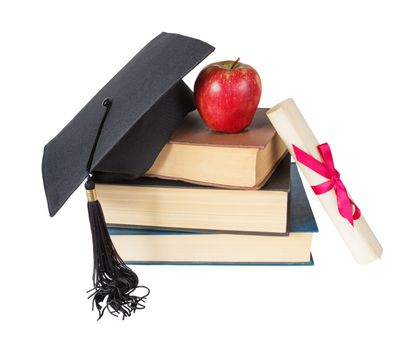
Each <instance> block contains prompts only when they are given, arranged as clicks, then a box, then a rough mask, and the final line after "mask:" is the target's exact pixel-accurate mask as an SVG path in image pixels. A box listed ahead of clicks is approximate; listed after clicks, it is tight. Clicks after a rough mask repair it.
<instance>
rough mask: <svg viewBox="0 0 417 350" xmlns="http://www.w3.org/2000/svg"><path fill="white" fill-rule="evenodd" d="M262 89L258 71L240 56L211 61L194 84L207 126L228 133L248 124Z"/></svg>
mask: <svg viewBox="0 0 417 350" xmlns="http://www.w3.org/2000/svg"><path fill="white" fill-rule="evenodd" d="M261 92H262V85H261V79H260V78H259V75H258V73H257V72H256V70H255V69H254V68H252V67H251V66H249V65H248V64H244V63H241V62H239V59H237V60H236V61H223V62H216V63H212V64H209V65H208V66H207V67H205V68H204V69H203V70H202V71H201V72H200V74H199V75H198V77H197V80H196V82H195V85H194V96H195V102H196V105H197V109H198V111H199V113H200V115H201V117H202V118H203V120H204V121H205V123H206V124H207V126H208V127H209V128H211V129H213V130H215V131H221V132H229V133H235V132H239V131H242V130H243V129H245V128H246V127H248V126H249V124H250V123H251V122H252V119H253V116H254V115H255V112H256V108H257V107H258V104H259V100H260V98H261Z"/></svg>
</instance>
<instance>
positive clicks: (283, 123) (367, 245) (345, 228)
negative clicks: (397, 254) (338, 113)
mask: <svg viewBox="0 0 417 350" xmlns="http://www.w3.org/2000/svg"><path fill="white" fill-rule="evenodd" d="M266 114H267V115H268V117H269V119H270V121H271V123H272V125H273V126H274V128H275V129H276V130H277V132H278V134H279V136H280V137H281V139H282V140H283V141H284V143H285V144H286V146H287V148H288V150H289V152H290V153H291V155H292V156H293V157H294V159H295V160H296V162H297V165H298V166H299V168H300V169H301V171H302V173H303V174H304V176H305V178H306V179H307V181H308V183H309V184H310V186H312V187H313V188H314V189H315V190H316V191H315V192H316V193H319V191H317V188H319V189H320V188H323V187H324V188H325V189H326V191H322V190H321V192H322V194H319V195H318V196H317V197H318V198H319V200H320V202H321V204H322V205H323V207H324V209H325V210H326V212H327V214H328V215H329V217H330V219H331V220H332V221H333V223H334V225H335V226H336V228H337V230H338V231H339V233H340V235H341V237H342V238H343V240H344V241H345V243H346V245H347V247H348V248H349V249H350V251H351V253H352V255H353V257H354V258H355V260H356V261H357V262H358V263H360V264H366V263H369V262H371V261H373V260H375V259H376V258H380V257H381V255H382V247H381V245H380V244H379V242H378V240H377V238H376V237H375V235H374V234H373V232H372V230H371V228H370V227H369V225H368V224H367V222H366V221H365V218H364V217H363V214H362V213H360V211H356V212H355V206H354V205H352V203H353V202H352V200H351V199H350V197H348V194H347V192H346V190H344V193H345V196H344V197H343V193H342V192H343V191H341V190H340V189H342V190H343V189H344V186H343V183H342V182H341V181H340V179H339V177H338V173H337V171H336V174H337V175H336V177H337V178H335V179H333V176H327V177H325V176H323V175H320V173H319V172H320V171H319V172H317V170H319V169H317V167H316V168H315V167H314V165H315V164H316V165H318V166H319V167H320V166H321V167H322V168H323V169H324V165H323V164H325V163H326V161H325V160H323V157H322V155H321V153H320V151H319V149H318V146H319V143H318V142H317V139H316V137H315V136H314V134H313V132H312V131H311V129H310V127H309V126H308V124H307V122H306V121H305V119H304V118H303V116H302V115H301V113H300V111H299V109H298V107H297V106H296V104H295V103H294V101H293V100H292V99H287V100H285V101H283V102H281V103H279V104H278V105H276V106H275V107H273V108H271V109H270V110H268V111H267V113H266ZM294 146H295V147H294ZM295 150H296V151H297V154H295V152H294V151H295ZM300 150H301V153H300ZM304 152H305V153H306V154H304ZM300 154H301V155H303V154H304V159H302V158H301V157H300ZM297 156H298V159H299V160H297ZM308 157H309V158H310V160H311V161H312V162H311V163H312V164H311V165H310V167H309V166H306V165H304V164H307V163H308V159H307V161H306V158H308ZM311 158H315V159H316V160H317V161H318V162H320V163H322V164H319V163H318V162H316V163H315V164H314V159H311ZM327 158H328V157H327ZM330 158H331V154H330ZM300 160H301V161H302V162H300ZM302 163H304V164H302ZM329 163H330V164H331V159H330V161H329V159H327V165H328V164H329ZM319 167H318V168H319ZM326 167H328V166H326ZM313 169H316V171H315V170H313ZM326 171H327V170H326ZM322 174H323V172H322ZM325 175H327V173H326V174H325ZM332 181H335V182H334V183H337V186H333V184H334V183H333V182H332ZM315 186H316V187H315ZM326 187H327V188H326ZM323 192H324V193H323ZM336 192H337V195H336ZM346 200H349V201H350V204H349V202H346ZM346 206H348V208H349V209H350V210H351V211H352V212H351V213H349V214H350V218H348V219H347V218H346V217H347V215H346V214H344V213H343V212H346ZM343 208H344V209H343ZM358 214H359V215H358ZM343 215H345V216H346V217H343ZM352 216H353V221H352Z"/></svg>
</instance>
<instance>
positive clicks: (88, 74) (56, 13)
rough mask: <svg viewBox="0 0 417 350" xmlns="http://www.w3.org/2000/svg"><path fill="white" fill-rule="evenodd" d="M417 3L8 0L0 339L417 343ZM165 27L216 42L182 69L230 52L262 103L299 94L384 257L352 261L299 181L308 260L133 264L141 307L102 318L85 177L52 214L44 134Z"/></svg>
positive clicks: (112, 344)
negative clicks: (311, 230) (246, 68)
mask: <svg viewBox="0 0 417 350" xmlns="http://www.w3.org/2000/svg"><path fill="white" fill-rule="evenodd" d="M272 4H274V5H272ZM416 18H417V11H416V10H415V4H414V3H413V2H412V1H409V2H406V1H398V0H396V1H391V2H387V1H375V2H374V3H372V2H366V1H358V2H355V1H346V2H344V3H342V2H335V1H327V2H326V1H305V2H300V1H288V2H286V3H283V2H280V1H268V2H265V3H263V2H262V1H250V2H248V3H244V2H243V1H214V0H212V1H209V2H208V1H207V2H205V3H203V2H202V1H201V2H198V1H190V2H188V3H187V2H185V1H178V0H177V1H168V2H166V3H162V2H160V1H156V0H153V1H143V2H142V1H135V2H133V1H132V2H128V1H118V2H116V1H114V2H106V1H96V2H92V1H74V0H73V1H68V2H67V3H66V4H65V5H64V4H62V2H58V1H50V2H46V1H27V2H22V1H8V2H6V1H5V2H2V4H1V9H0V40H1V47H0V50H1V53H0V62H1V65H0V73H1V75H0V89H1V91H0V99H1V101H0V103H1V109H0V111H1V112H0V116H1V128H0V130H1V137H0V142H1V148H0V150H1V151H0V152H1V192H0V193H1V203H2V209H1V222H2V223H1V227H2V228H1V236H0V237H1V238H0V239H1V245H0V246H1V254H0V259H1V262H0V266H1V275H0V276H1V278H0V294H1V295H0V315H1V316H0V317H1V322H2V325H1V333H2V336H1V338H0V342H2V343H4V344H2V345H1V344H0V346H1V347H2V348H3V349H25V348H26V349H32V348H33V349H77V348H78V349H81V348H83V349H84V348H85V349H111V348H114V349H116V348H117V349H124V348H132V349H135V348H137V349H139V348H140V349H164V348H170V349H176V348H178V349H255V348H256V349H277V348H278V349H287V350H288V349H320V350H323V349H367V348H369V349H375V348H380V347H386V348H394V347H395V348H398V349H416V347H417V340H416V336H417V335H416V326H417V324H416V323H417V321H416V313H417V302H416V296H417V286H416V267H417V263H416V257H415V256H414V255H415V252H416V248H417V247H416V245H417V230H416V224H415V220H416V215H417V214H416V209H417V206H416V198H417V197H416V196H417V193H416V187H415V174H416V170H417V167H416V164H415V162H416V155H415V152H416V151H417V148H416V127H415V126H414V125H415V124H414V121H415V120H416V118H417V99H416V96H417V95H416V93H417V45H416V44H417V40H416V38H417V34H416V33H417V20H416ZM161 31H169V32H177V33H181V34H185V35H189V36H193V37H197V38H200V39H202V40H204V41H207V42H209V43H211V44H212V45H214V46H215V47H216V51H215V52H214V53H213V54H212V55H211V56H209V57H208V58H207V59H206V60H205V61H204V62H203V63H202V64H201V65H199V66H198V67H197V68H196V69H194V71H193V72H191V73H190V74H189V75H188V76H187V77H186V82H187V83H188V84H189V85H190V86H192V85H193V83H194V79H195V78H196V75H197V73H198V72H199V71H200V70H201V69H202V68H203V66H204V65H206V64H208V63H211V62H213V61H217V60H223V59H234V58H236V57H237V56H240V57H241V60H242V61H243V62H246V63H249V64H251V65H253V66H254V67H255V68H256V69H257V70H258V71H259V74H260V76H261V78H262V81H263V95H262V99H261V106H264V107H268V106H272V105H274V104H275V103H278V102H279V101H281V100H283V99H284V98H287V97H290V96H291V97H293V98H294V99H295V101H296V102H297V104H298V106H299V108H300V109H301V111H302V112H303V114H304V116H305V117H306V119H307V120H308V121H309V123H310V124H311V127H312V128H313V130H314V131H315V133H316V135H317V137H318V139H319V140H320V141H322V142H325V141H327V142H329V143H330V145H331V147H332V149H333V153H334V156H335V162H336V167H337V168H338V170H339V171H340V172H341V174H342V178H343V180H344V182H345V184H346V185H347V187H348V189H349V191H350V193H351V194H352V196H353V198H354V199H355V201H356V202H357V203H358V204H359V207H360V208H361V209H362V212H363V213H364V215H365V217H366V218H367V221H368V222H369V224H370V225H371V226H372V227H373V229H374V232H375V233H376V235H377V236H378V238H379V240H380V242H381V244H382V245H383V246H384V255H383V258H382V260H380V261H377V262H374V263H372V264H370V265H366V266H359V265H357V264H356V263H355V262H354V260H353V259H352V257H351V256H350V253H349V252H348V251H347V249H346V247H345V246H344V244H343V243H342V240H341V239H340V237H339V236H338V234H337V232H335V230H334V229H333V227H332V224H331V223H330V221H329V219H328V218H327V217H326V215H325V214H324V211H323V209H322V208H321V207H320V205H319V203H318V201H317V200H316V198H314V196H313V195H312V191H311V190H309V191H308V194H309V198H310V199H311V204H312V207H313V210H314V213H315V215H316V219H317V221H318V224H319V228H320V233H319V234H317V235H316V236H315V237H314V242H313V254H314V257H315V261H316V265H315V266H314V267H198V266H197V267H180V266H140V267H134V270H135V271H136V272H137V273H138V275H139V277H140V279H141V282H143V283H144V284H145V285H147V286H150V287H151V295H150V297H149V299H148V302H147V308H146V309H145V310H144V311H140V312H138V313H137V314H135V315H134V317H132V318H131V319H127V320H125V321H122V320H121V319H116V318H113V317H105V318H104V319H102V320H101V321H100V322H96V314H95V313H92V312H91V310H90V307H91V305H90V301H88V300H87V299H86V293H85V291H86V290H87V289H89V288H90V286H91V272H92V271H91V269H92V249H91V237H90V233H89V227H88V220H87V211H86V201H85V194H84V191H83V190H81V189H80V190H79V191H77V192H76V193H75V194H74V195H73V196H72V197H71V199H70V200H69V201H68V202H67V204H66V205H65V207H64V208H63V209H62V210H61V211H60V212H59V213H58V215H56V217H54V218H53V219H51V218H49V217H48V213H47V206H46V200H45V197H44V191H43V187H42V179H41V158H42V151H43V146H44V145H45V144H46V143H47V142H48V141H49V140H50V139H51V138H52V137H54V136H55V135H56V133H58V132H59V131H60V130H61V128H63V127H64V126H65V125H66V123H67V122H69V121H70V120H71V118H72V117H73V116H74V115H75V114H76V113H77V112H78V111H79V110H80V109H81V107H83V106H84V104H85V103H87V102H88V100H89V99H90V97H92V96H93V95H94V94H95V92H96V91H97V90H98V89H100V88H101V87H102V86H103V85H104V84H105V83H106V82H107V81H108V80H109V79H110V78H111V77H112V76H113V75H114V74H115V73H116V72H117V71H118V70H119V69H120V68H121V67H122V66H123V65H124V64H125V63H126V62H127V61H128V60H129V59H130V58H131V57H132V56H133V55H134V54H135V53H136V52H137V51H139V49H140V48H141V47H142V46H143V45H145V44H146V43H147V42H148V41H149V40H151V39H152V38H153V37H154V36H156V35H157V34H159V33H160V32H161ZM166 59H167V60H169V57H167V58H166Z"/></svg>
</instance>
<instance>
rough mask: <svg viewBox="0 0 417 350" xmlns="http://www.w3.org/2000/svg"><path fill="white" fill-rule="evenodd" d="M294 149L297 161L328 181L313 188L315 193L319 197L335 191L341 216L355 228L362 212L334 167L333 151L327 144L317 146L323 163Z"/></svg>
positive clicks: (295, 147) (296, 148)
mask: <svg viewBox="0 0 417 350" xmlns="http://www.w3.org/2000/svg"><path fill="white" fill-rule="evenodd" d="M292 147H293V149H294V155H295V159H296V160H297V161H298V162H300V163H301V164H303V165H305V166H306V167H307V168H309V169H311V170H313V171H315V172H316V173H318V174H320V175H321V176H323V177H325V178H326V179H328V181H325V182H323V183H322V184H319V185H316V186H311V188H312V189H313V191H314V193H315V194H317V195H319V194H323V193H326V192H328V191H330V190H331V189H334V192H335V194H336V198H337V208H338V210H339V213H340V215H341V216H342V217H344V218H345V219H346V220H348V221H349V222H350V224H351V225H352V226H353V220H357V219H359V218H360V216H361V211H360V209H359V208H358V206H357V205H356V204H355V203H354V202H353V201H352V199H350V197H349V195H348V193H347V190H346V187H345V185H344V184H343V182H342V180H340V174H339V172H338V171H337V170H336V169H335V167H334V163H333V156H332V151H331V150H330V147H329V145H328V144H327V143H322V144H321V145H318V146H317V149H318V151H319V152H320V155H321V157H322V158H323V163H322V162H320V161H318V160H317V159H316V158H314V157H312V156H311V155H309V154H308V153H306V152H304V151H303V150H301V149H300V148H298V147H297V146H295V145H292ZM352 207H353V208H352Z"/></svg>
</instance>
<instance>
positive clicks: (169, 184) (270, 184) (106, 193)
mask: <svg viewBox="0 0 417 350" xmlns="http://www.w3.org/2000/svg"><path fill="white" fill-rule="evenodd" d="M289 190H290V157H289V156H286V157H285V159H283V161H282V162H281V163H280V165H279V166H278V168H277V169H276V171H275V172H274V174H273V175H272V176H271V178H270V179H269V180H268V181H267V183H266V184H265V185H264V187H263V188H262V189H260V190H256V191H255V190H242V189H233V190H231V189H223V188H216V187H206V186H201V185H196V184H191V183H186V182H182V181H169V180H161V179H155V178H140V179H137V180H132V181H128V182H126V181H119V182H117V183H97V184H96V192H97V196H98V199H99V200H100V203H101V205H102V207H103V211H104V214H105V217H106V221H107V223H108V224H109V225H111V226H142V227H148V228H149V227H151V228H159V229H168V230H174V231H178V230H186V231H187V230H213V231H219V230H220V231H238V232H253V233H257V232H263V233H265V232H268V233H274V234H279V233H281V234H282V233H286V232H287V207H288V192H289Z"/></svg>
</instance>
